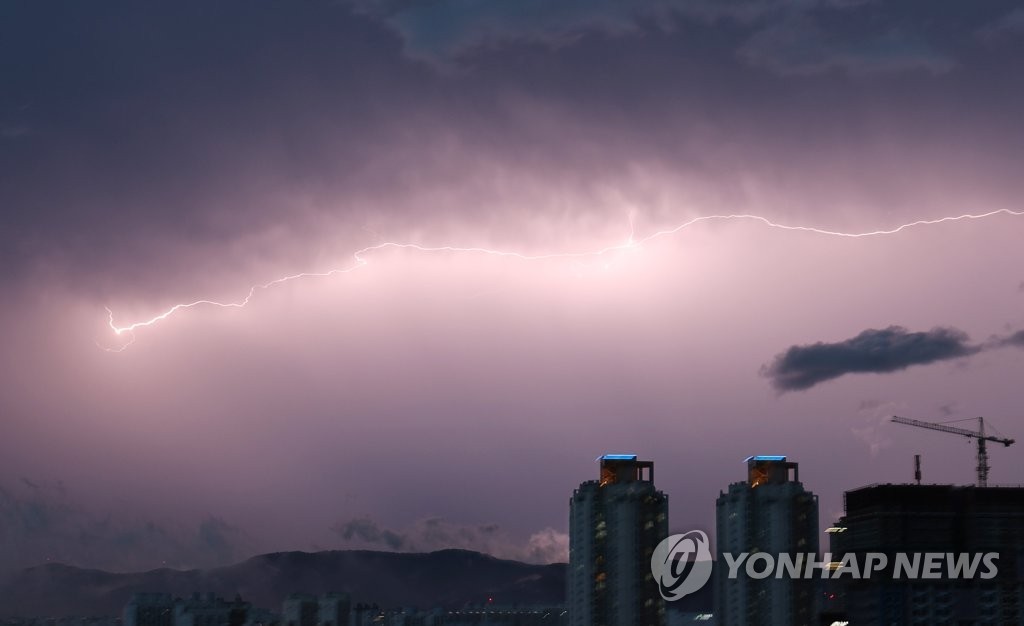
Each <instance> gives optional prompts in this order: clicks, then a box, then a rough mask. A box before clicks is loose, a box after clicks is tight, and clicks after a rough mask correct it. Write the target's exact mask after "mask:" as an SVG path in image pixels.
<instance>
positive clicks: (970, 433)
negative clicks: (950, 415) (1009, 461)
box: [892, 415, 1014, 487]
mask: <svg viewBox="0 0 1024 626" xmlns="http://www.w3.org/2000/svg"><path fill="white" fill-rule="evenodd" d="M892 421H894V422H896V423H897V424H905V425H907V426H917V427H918V428H928V429H931V430H937V431H939V432H943V433H949V434H951V435H962V436H964V437H967V438H968V439H976V440H977V441H978V486H979V487H987V486H988V450H987V449H986V448H985V442H987V441H993V442H995V443H1001V444H1003V446H1005V447H1009V446H1010V445H1012V444H1013V443H1014V440H1013V439H1007V438H1005V437H994V436H992V435H986V434H985V418H984V417H979V418H978V430H976V431H974V430H967V429H966V428H957V427H955V426H947V425H946V424H936V423H935V422H922V421H921V420H915V419H910V418H909V417H899V416H898V415H896V416H893V418H892Z"/></svg>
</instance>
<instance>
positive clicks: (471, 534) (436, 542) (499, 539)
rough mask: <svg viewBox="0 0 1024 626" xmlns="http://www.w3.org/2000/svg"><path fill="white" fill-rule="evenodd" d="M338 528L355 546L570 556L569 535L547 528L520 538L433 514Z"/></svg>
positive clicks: (529, 558)
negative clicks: (395, 525)
mask: <svg viewBox="0 0 1024 626" xmlns="http://www.w3.org/2000/svg"><path fill="white" fill-rule="evenodd" d="M334 531H335V532H336V533H337V534H338V535H339V536H340V537H341V538H342V540H344V541H345V542H346V543H348V544H349V545H352V546H370V547H374V548H377V549H381V548H382V549H385V550H391V551H394V552H431V551H434V550H442V549H446V548H460V549H464V550H475V551H477V552H483V553H486V554H490V555H492V556H496V557H498V558H503V559H513V560H516V561H524V562H527V563H562V562H565V561H566V560H568V558H569V536H568V535H566V534H565V533H562V532H558V531H556V530H554V529H552V528H545V529H544V530H541V531H538V532H536V533H534V534H533V535H531V536H530V537H529V539H527V541H526V542H525V543H524V542H519V541H516V540H514V539H513V538H512V537H510V536H509V534H508V533H506V532H505V531H504V530H502V528H501V527H500V526H499V525H497V524H481V525H476V526H472V525H464V524H456V523H454V522H450V521H448V520H445V519H441V518H437V517H432V518H427V519H423V520H419V521H417V522H416V523H415V524H413V525H412V526H410V527H409V528H406V529H404V530H392V529H390V528H386V527H384V526H382V525H380V524H379V523H378V522H376V521H375V520H373V519H371V518H368V517H361V518H355V519H351V520H348V521H345V522H339V523H338V524H337V525H336V526H335V527H334Z"/></svg>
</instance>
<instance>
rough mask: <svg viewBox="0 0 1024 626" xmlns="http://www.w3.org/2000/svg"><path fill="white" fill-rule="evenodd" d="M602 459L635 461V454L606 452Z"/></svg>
mask: <svg viewBox="0 0 1024 626" xmlns="http://www.w3.org/2000/svg"><path fill="white" fill-rule="evenodd" d="M601 460H602V461H635V460H636V455H635V454H605V455H603V456H602V457H601Z"/></svg>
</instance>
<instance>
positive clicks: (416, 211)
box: [0, 0, 1024, 572]
mask: <svg viewBox="0 0 1024 626" xmlns="http://www.w3.org/2000/svg"><path fill="white" fill-rule="evenodd" d="M470 4H473V3H460V2H457V1H455V0H441V1H439V2H431V3H423V4H419V3H416V2H395V3H378V2H366V1H363V0H351V1H342V2H333V1H328V0H314V1H313V2H308V3H302V4H295V3H285V2H277V1H274V0H257V1H255V2H246V3H243V2H240V1H239V0H227V1H226V2H222V3H217V4H216V5H212V4H210V3H208V2H202V1H199V0H182V1H179V2H174V3H166V4H160V5H159V6H157V5H153V6H142V5H137V4H135V3H130V2H123V1H120V0H118V1H115V2H112V3H106V4H104V5H103V6H101V7H100V6H84V5H81V4H80V3H75V2H70V1H54V2H43V3H33V2H22V1H20V0H17V1H14V2H9V3H5V4H4V5H3V6H2V7H0V23H2V24H10V25H13V26H12V27H11V28H10V29H9V31H10V32H7V33H5V36H3V37H0V58H3V59H5V61H2V62H0V63H2V70H0V263H2V264H3V267H4V271H3V272H2V273H0V285H2V287H3V290H4V295H5V297H4V302H5V306H4V307H2V308H0V341H2V344H3V346H4V349H3V350H2V351H0V420H2V424H3V436H2V437H0V528H6V529H8V532H6V533H4V534H2V535H0V561H2V565H0V572H2V571H4V570H7V569H13V568H20V567H28V566H32V565H37V564H41V563H47V562H65V563H69V564H73V565H79V566H82V567H95V568H100V569H110V570H114V571H138V570H145V569H150V568H155V567H162V566H169V567H176V568H188V567H213V566H218V565H226V564H229V563H234V562H238V561H241V560H243V559H245V558H247V557H249V556H252V555H255V554H261V553H268V552H276V551H287V550H316V549H345V548H372V549H382V550H395V551H429V550H435V549H441V548H446V547H457V548H466V549H473V550H479V551H482V552H486V553H489V554H494V555H496V556H499V557H503V558H512V559H517V560H523V561H530V562H536V563H543V562H554V561H558V562H565V561H566V560H567V558H568V552H567V551H568V545H569V544H568V533H569V518H568V514H567V511H566V510H565V509H566V507H565V498H566V494H567V493H571V492H572V489H573V488H575V487H576V486H577V485H578V484H579V482H580V481H581V480H584V479H586V478H587V477H590V476H591V475H592V474H593V470H594V467H593V459H594V458H595V457H596V456H598V455H601V454H606V453H615V452H619V453H629V454H637V455H640V457H641V458H644V459H652V460H654V461H655V462H656V463H657V466H658V488H659V490H661V491H664V492H665V493H667V494H670V496H671V498H672V505H673V508H672V513H671V527H670V528H669V530H670V531H684V530H690V529H702V530H705V531H707V532H708V533H709V535H712V541H714V540H715V538H714V536H713V535H714V528H715V506H714V502H715V498H716V497H717V496H718V493H719V491H720V490H721V489H722V488H723V486H726V485H728V484H729V483H731V482H733V481H734V479H735V478H736V476H737V472H739V471H741V468H742V463H743V459H745V458H746V457H748V456H750V455H758V454H770V455H787V456H788V457H790V458H792V459H798V460H799V462H800V465H801V470H802V474H803V477H804V481H803V482H804V483H805V486H806V488H807V489H808V490H809V491H811V492H813V493H815V494H817V495H818V496H819V498H820V501H819V507H820V522H821V525H822V526H823V527H824V526H826V525H828V524H829V523H830V522H831V521H832V520H834V519H838V518H839V517H840V516H841V515H842V513H843V509H842V494H843V492H844V491H847V490H850V489H854V488H856V487H860V486H863V485H868V484H872V483H909V482H911V481H912V480H913V471H914V470H913V458H914V455H915V454H920V455H921V457H922V469H923V478H924V480H923V482H925V483H937V484H960V485H967V484H972V483H973V482H974V478H975V470H974V467H975V464H976V459H975V453H974V448H973V446H972V443H971V442H970V441H967V440H963V439H960V438H956V437H948V436H942V435H939V434H936V433H929V432H925V431H920V430H918V429H908V428H903V427H901V426H899V425H894V424H891V423H890V422H889V420H890V418H891V417H892V416H893V415H905V416H908V417H910V418H914V419H919V420H925V421H932V422H945V421H950V420H956V419H969V418H976V417H978V416H984V417H985V418H986V424H989V425H991V426H992V427H994V428H995V429H996V432H997V433H1002V434H1003V435H1004V436H1006V437H1009V438H1013V437H1016V438H1017V439H1020V438H1022V437H1024V420H1022V416H1021V414H1020V410H1019V406H1020V403H1019V392H1018V390H1017V385H1016V380H1017V379H1018V378H1019V376H1020V374H1021V372H1022V367H1024V314H1022V310H1024V309H1022V305H1024V271H1021V269H1020V268H1021V267H1024V247H1022V246H1021V245H1020V241H1021V239H1022V235H1024V216H1022V215H1021V213H1022V212H1024V182H1022V180H1021V177H1020V175H1019V171H1020V164H1021V163H1022V162H1024V136H1022V135H1021V134H1020V133H1019V132H1016V131H1017V127H1018V126H1019V122H1018V121H1017V117H1018V116H1019V111H1020V110H1022V109H1024V82H1022V80H1021V78H1020V76H1019V74H1020V72H1019V66H1020V60H1021V59H1022V57H1024V40H1022V37H1021V33H1022V32H1024V30H1022V26H1021V25H1022V24H1024V17H1022V16H1024V13H1022V12H1021V9H1020V7H1018V6H1017V5H1016V3H1014V2H1010V1H1005V2H1004V1H1002V0H1000V1H996V2H992V3H987V4H986V5H985V6H966V5H964V4H963V3H960V2H952V1H945V0H943V1H941V2H918V1H915V2H909V3H906V4H901V5H900V6H893V5H891V4H890V3H874V2H857V1H839V0H812V1H809V2H800V3H773V2H768V1H765V0H740V1H738V2H732V3H717V2H706V1H705V0H664V1H663V0H642V1H640V2H638V3H635V4H633V5H631V8H629V9H626V8H624V7H623V6H620V5H619V4H616V3H602V2H598V3H579V2H568V3H565V4H564V6H561V8H559V9H557V10H556V9H554V8H552V7H551V6H548V4H546V3H542V2H535V1H534V0H522V2H518V3H513V4H510V5H508V6H506V5H503V4H492V3H488V2H481V3H478V4H473V6H469V5H470ZM512 6H514V7H517V8H515V9H513V8H510V7H512ZM737 215H741V216H754V217H744V218H738V219H732V218H727V219H720V218H716V217H714V216H719V217H721V216H737ZM964 215H973V216H982V215H985V216H987V217H983V218H978V219H967V218H965V219H961V220H959V221H944V222H941V223H929V224H922V225H918V226H913V227H908V228H904V229H902V230H899V231H898V232H894V233H892V234H887V235H884V236H870V237H845V236H840V235H841V234H862V233H870V232H874V231H880V230H881V231H890V230H896V229H899V228H900V227H901V226H903V225H907V224H913V223H915V222H918V221H922V220H923V221H935V220H942V219H943V218H949V217H956V216H964ZM764 220H767V222H768V223H766V222H765V221H764ZM683 224H687V226H686V227H685V228H682V229H679V230H677V231H675V232H673V234H671V236H658V235H657V234H658V233H663V232H667V231H672V230H673V229H677V228H678V227H679V226H680V225H683ZM773 225H775V226H773ZM779 225H782V226H788V227H800V228H807V229H816V230H817V231H828V232H827V233H822V232H814V231H809V230H791V229H785V228H779V227H778V226H779ZM829 233H831V234H829ZM396 242H397V243H400V244H403V245H404V244H406V243H415V244H417V245H419V246H423V247H428V248H431V249H432V250H433V251H431V252H426V253H425V252H424V251H422V250H418V249H414V248H403V247H400V246H397V245H391V244H393V243H396ZM446 247H457V248H460V249H463V248H480V249H485V250H487V251H491V252H493V251H501V252H509V253H512V254H501V255H498V254H491V253H488V252H482V253H481V252H477V251H468V252H467V251H465V250H463V251H452V250H448V249H441V248H446ZM602 250H606V252H605V253H604V254H596V255H587V254H582V255H581V256H565V255H564V254H563V253H569V254H571V255H576V254H577V253H586V252H596V251H602ZM359 251H363V253H362V254H361V255H360V252H359ZM555 253H557V255H556V256H549V255H552V254H555ZM354 255H360V256H354ZM524 257H526V258H524ZM538 257H544V258H538ZM360 259H363V260H365V261H366V263H365V265H362V264H360ZM350 267H357V268H358V271H351V272H346V273H343V274H342V273H338V274H333V275H330V276H313V277H309V278H303V279H302V280H292V281H285V282H282V283H278V284H276V285H275V286H274V287H273V288H271V289H256V290H255V291H252V292H251V293H253V299H252V302H251V304H250V305H249V306H246V307H245V308H244V309H240V308H238V307H229V308H223V307H217V306H205V307H194V308H190V309H188V310H187V314H184V313H181V312H180V311H179V312H178V313H174V314H173V315H171V316H168V317H166V318H164V319H162V320H161V321H160V323H159V324H156V325H152V326H146V327H143V328H139V329H137V330H138V332H137V333H136V336H135V342H134V343H133V344H132V345H131V346H130V348H129V349H127V350H124V351H122V352H108V351H107V350H106V349H107V348H113V349H115V350H116V349H120V348H121V347H123V346H124V345H125V344H126V341H125V338H124V337H122V336H119V335H116V334H115V333H113V332H112V329H111V324H113V325H114V326H117V327H118V328H123V327H125V326H128V325H131V324H133V323H136V322H139V321H145V320H151V319H153V318H154V316H159V315H161V314H162V312H166V311H168V310H170V309H171V308H173V307H174V306H175V305H176V304H181V303H190V302H195V301H197V300H210V301H213V302H217V303H238V302H241V301H245V299H246V297H247V294H249V293H250V286H252V285H263V284H266V283H267V281H274V280H275V279H277V278H280V277H287V276H295V275H297V274H300V273H303V272H314V273H316V272H322V273H326V272H328V271H330V270H332V269H338V268H340V269H345V268H350ZM108 311H109V312H110V313H108ZM111 315H112V316H113V317H110V316H111ZM1021 449H1024V446H1020V445H1017V446H1013V447H1010V448H1005V449H1004V448H1003V447H1001V446H1000V447H998V448H996V447H993V448H992V449H991V450H990V455H989V456H990V463H991V474H990V477H989V481H990V483H991V484H1016V483H1024V478H1022V477H1024V454H1022V453H1021ZM526 494H528V499H527V496H526Z"/></svg>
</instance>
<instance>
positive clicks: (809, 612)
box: [715, 456, 819, 626]
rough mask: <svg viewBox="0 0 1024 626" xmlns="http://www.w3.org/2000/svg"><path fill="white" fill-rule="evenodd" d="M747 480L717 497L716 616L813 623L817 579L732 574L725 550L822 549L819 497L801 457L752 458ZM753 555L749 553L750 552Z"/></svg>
mask: <svg viewBox="0 0 1024 626" xmlns="http://www.w3.org/2000/svg"><path fill="white" fill-rule="evenodd" d="M746 461H747V477H746V480H744V481H741V482H736V483H733V484H731V485H729V489H728V491H725V492H723V493H721V495H719V496H718V501H717V502H716V508H717V511H716V520H717V539H718V546H717V555H716V556H717V565H716V566H715V619H716V620H717V623H718V624H724V625H726V626H755V625H763V626H775V625H776V624H786V625H787V626H797V625H804V624H806V625H810V624H814V623H815V621H816V617H817V616H816V606H815V600H816V598H817V595H818V592H817V589H818V586H817V585H818V583H817V581H815V580H807V579H802V578H801V579H793V578H788V577H784V578H776V577H774V576H770V577H766V578H763V579H754V578H750V577H747V576H745V575H744V573H743V570H742V569H741V570H740V572H739V573H740V575H739V576H738V577H737V578H735V579H729V578H728V573H729V568H728V567H727V566H726V560H725V558H724V553H730V554H732V555H733V556H734V557H735V556H738V555H740V554H742V553H747V554H750V555H754V554H757V553H766V554H768V555H771V557H772V558H773V559H776V558H778V557H779V555H782V554H786V555H790V556H792V557H793V559H794V560H796V559H798V558H800V557H799V556H798V555H807V554H808V553H813V554H817V552H818V533H819V530H818V497H817V496H816V495H814V494H813V493H811V492H810V491H807V490H806V489H804V486H803V484H802V483H801V482H800V471H799V466H798V464H797V463H793V462H790V461H788V460H786V457H784V456H752V457H749V458H747V460H746ZM748 558H749V557H748Z"/></svg>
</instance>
